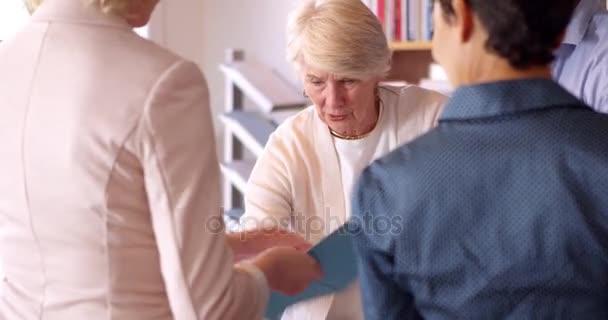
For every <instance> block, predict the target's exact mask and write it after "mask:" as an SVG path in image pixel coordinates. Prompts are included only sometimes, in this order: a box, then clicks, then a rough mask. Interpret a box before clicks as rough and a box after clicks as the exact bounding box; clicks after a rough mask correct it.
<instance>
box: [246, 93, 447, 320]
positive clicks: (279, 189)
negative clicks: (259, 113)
mask: <svg viewBox="0 0 608 320" xmlns="http://www.w3.org/2000/svg"><path fill="white" fill-rule="evenodd" d="M378 94H379V98H380V99H381V101H382V104H383V106H384V107H383V108H384V109H383V113H384V114H383V117H386V118H385V119H384V121H383V123H384V125H385V126H384V128H381V129H382V132H381V134H382V135H386V136H388V140H389V141H390V149H391V150H392V149H395V148H397V147H398V146H399V145H401V144H404V143H407V142H409V141H411V140H412V139H414V138H416V137H417V136H419V135H421V134H423V133H425V132H426V131H428V130H429V129H431V128H432V127H434V126H435V125H436V123H437V118H438V116H439V114H440V111H441V109H442V106H443V104H444V103H445V100H446V97H445V96H443V95H441V94H439V93H436V92H433V91H429V90H425V89H422V88H420V87H416V86H405V87H387V86H383V87H380V88H379V90H378ZM347 200H348V199H344V193H343V186H342V179H341V177H340V167H339V163H338V156H337V154H336V150H335V148H334V144H333V140H332V136H331V134H330V133H329V130H328V128H327V125H326V124H325V123H323V122H322V121H321V119H320V118H319V117H318V116H317V113H316V111H315V108H314V106H311V107H308V108H306V109H305V110H303V111H302V112H300V113H298V114H296V115H295V116H293V117H292V118H290V119H288V120H286V121H285V122H284V123H283V124H281V125H280V126H279V128H277V130H276V131H275V132H274V133H273V134H272V135H271V136H270V139H269V141H268V143H267V144H266V147H265V150H264V152H263V153H262V155H261V156H260V158H259V159H258V161H257V163H256V165H255V167H254V169H253V172H252V174H251V176H250V178H249V181H248V184H247V190H246V194H245V214H244V215H243V217H242V218H241V224H242V225H243V227H244V228H245V229H251V228H255V227H256V226H260V225H261V224H262V223H264V224H273V225H276V224H279V225H282V226H284V227H286V228H289V229H291V230H293V231H295V232H297V233H299V234H301V235H302V236H304V237H305V238H306V239H307V240H308V241H310V242H311V243H313V244H316V243H317V242H319V241H320V240H321V239H323V238H324V237H325V236H326V235H327V234H329V233H330V232H331V231H333V230H335V229H336V228H337V227H339V226H340V225H342V224H343V223H344V222H345V220H346V217H347V215H346V212H345V201H347ZM332 299H333V297H332V296H325V297H321V298H317V299H312V300H309V301H306V302H304V303H300V304H297V305H295V306H292V307H290V308H289V309H288V310H287V312H286V314H285V315H284V316H283V319H287V318H290V319H298V320H302V319H315V320H319V319H325V317H326V315H327V312H328V310H329V307H330V306H331V302H332ZM355 303H356V304H357V305H358V303H359V302H358V301H357V302H353V304H354V305H355ZM289 315H292V316H289Z"/></svg>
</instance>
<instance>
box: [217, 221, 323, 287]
mask: <svg viewBox="0 0 608 320" xmlns="http://www.w3.org/2000/svg"><path fill="white" fill-rule="evenodd" d="M227 239H228V244H229V246H230V247H231V249H232V251H233V253H234V255H235V258H236V260H237V261H238V260H242V259H251V263H252V264H253V265H255V266H256V267H257V268H259V269H260V270H261V271H262V272H263V273H264V274H265V275H266V280H267V281H268V285H269V287H270V288H271V289H272V290H275V291H278V292H280V293H283V294H285V295H291V296H293V295H297V294H299V293H300V292H302V291H304V290H305V289H306V288H307V287H308V286H309V285H310V284H311V283H312V282H313V281H314V280H320V279H321V278H322V277H323V274H322V272H321V266H320V265H319V264H318V263H317V261H316V260H315V259H314V258H313V257H311V256H310V255H309V254H308V253H307V251H308V250H309V249H310V248H311V247H312V245H311V244H310V243H308V242H307V241H306V240H305V239H304V238H302V237H301V236H299V235H298V234H296V233H293V232H289V231H286V230H283V229H280V228H278V227H271V228H264V229H257V230H251V231H244V232H237V233H229V234H227Z"/></svg>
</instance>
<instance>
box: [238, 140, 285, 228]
mask: <svg viewBox="0 0 608 320" xmlns="http://www.w3.org/2000/svg"><path fill="white" fill-rule="evenodd" d="M280 134H281V132H280V131H279V132H275V133H273V134H272V135H271V136H270V139H269V141H268V143H267V144H266V147H265V149H264V152H263V153H262V155H261V156H260V157H259V158H258V160H257V162H256V164H255V166H254V168H253V171H252V172H251V176H250V177H249V181H248V182H247V190H246V192H245V213H244V214H243V216H242V217H241V219H240V223H241V226H242V228H243V229H244V230H251V229H257V228H261V227H263V226H279V227H282V228H284V229H289V227H290V225H291V215H292V191H291V187H290V179H291V178H290V171H289V164H290V163H293V161H290V159H289V158H290V157H289V148H288V146H287V145H286V144H285V143H284V141H283V140H282V139H281V138H280V137H279V136H280ZM278 135H279V136H278Z"/></svg>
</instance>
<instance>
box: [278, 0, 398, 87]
mask: <svg viewBox="0 0 608 320" xmlns="http://www.w3.org/2000/svg"><path fill="white" fill-rule="evenodd" d="M287 59H288V60H289V61H290V62H292V63H293V64H294V66H295V67H296V69H298V71H300V70H301V68H302V66H303V65H304V64H306V65H308V66H311V67H313V68H316V69H320V70H323V71H326V72H330V73H332V74H336V75H340V76H345V77H349V78H354V79H368V78H373V77H384V76H385V75H386V74H387V73H388V71H389V69H390V64H391V50H390V48H389V45H388V41H387V39H386V35H385V33H384V30H383V29H382V25H381V24H380V21H379V20H378V18H377V17H376V15H374V13H373V12H371V11H370V10H369V8H368V7H367V6H366V5H365V4H363V1H361V0H302V2H301V4H300V5H299V6H298V7H297V8H296V9H295V10H294V11H293V12H292V13H291V14H290V17H289V21H288V25H287Z"/></svg>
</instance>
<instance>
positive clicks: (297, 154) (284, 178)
mask: <svg viewBox="0 0 608 320" xmlns="http://www.w3.org/2000/svg"><path fill="white" fill-rule="evenodd" d="M288 58H289V60H290V61H292V62H293V63H294V65H295V67H296V69H297V70H298V71H299V73H300V75H301V79H302V81H303V82H304V88H305V89H304V92H305V95H307V96H308V97H309V98H310V100H311V101H312V103H313V105H312V106H310V107H309V108H307V109H305V110H303V111H302V112H300V113H299V114H297V115H295V116H294V117H292V118H291V119H288V120H287V121H286V122H285V123H283V124H282V125H281V126H280V127H279V128H277V130H276V131H275V132H274V133H273V134H272V136H271V137H270V139H269V141H268V143H267V145H266V149H265V151H264V153H263V154H262V155H261V157H260V158H259V160H258V162H257V163H256V165H255V168H254V170H253V172H252V174H251V177H250V179H249V182H248V188H247V192H246V207H245V209H246V211H245V214H244V216H243V217H242V218H241V223H242V225H243V227H244V228H251V227H253V226H258V225H259V224H269V225H279V226H281V227H285V228H290V229H291V230H294V231H296V232H298V233H300V234H301V235H303V236H305V237H306V238H307V239H309V240H310V241H311V242H312V243H317V242H318V241H319V240H321V239H322V238H323V237H324V236H326V235H327V234H328V233H329V232H331V231H332V230H334V229H335V228H336V227H338V226H340V225H341V224H342V223H344V222H345V221H346V220H347V219H348V218H349V215H350V206H349V204H350V202H349V199H350V190H351V187H352V185H353V181H354V180H355V179H356V177H357V176H358V175H359V173H360V172H361V170H362V169H363V168H364V167H366V166H367V165H368V164H370V162H372V161H373V160H374V159H376V158H378V157H380V156H382V155H384V154H386V153H388V152H389V151H391V150H392V149H394V148H396V147H397V146H399V145H400V144H403V143H405V142H408V141H410V140H412V139H414V138H415V137H417V136H419V135H420V134H422V133H424V132H425V131H427V130H429V129H430V128H431V127H433V126H434V125H435V123H436V121H437V116H438V115H439V112H440V109H441V106H442V105H443V103H444V100H445V99H444V97H443V96H442V95H440V94H438V93H434V92H431V91H427V90H424V89H421V88H419V87H415V86H405V87H387V86H382V85H380V84H379V83H380V81H381V80H382V79H383V77H384V75H385V74H386V73H387V71H388V70H389V68H390V61H391V51H390V49H389V47H388V44H387V40H386V36H385V34H384V33H383V30H382V26H381V25H380V23H379V21H378V19H377V18H376V16H375V15H374V14H373V13H372V12H371V11H370V10H369V9H368V8H367V7H366V6H365V5H364V4H363V3H362V2H361V1H344V0H325V1H314V0H306V1H303V3H302V4H301V5H300V7H298V8H297V9H296V10H295V11H294V13H293V14H292V16H291V18H290V22H289V26H288ZM283 318H284V319H288V318H289V319H361V306H360V303H359V293H358V285H357V284H356V283H354V284H353V285H352V286H351V287H350V288H349V289H347V290H346V291H345V292H341V293H338V294H336V295H335V296H333V297H332V296H326V297H321V298H318V299H313V300H311V301H307V302H305V303H302V304H299V305H295V306H293V307H291V308H290V309H288V310H287V311H286V313H285V314H284V315H283Z"/></svg>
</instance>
